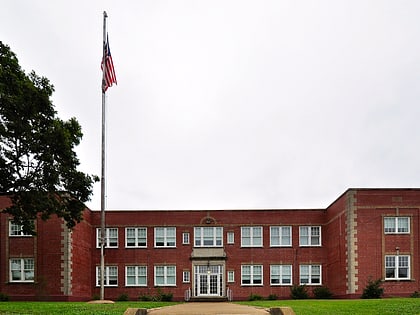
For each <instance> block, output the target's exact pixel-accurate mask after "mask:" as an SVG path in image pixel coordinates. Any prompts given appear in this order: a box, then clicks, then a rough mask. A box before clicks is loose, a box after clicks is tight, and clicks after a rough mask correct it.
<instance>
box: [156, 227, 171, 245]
mask: <svg viewBox="0 0 420 315" xmlns="http://www.w3.org/2000/svg"><path fill="white" fill-rule="evenodd" d="M175 244H176V228H175V227H156V228H155V247H175Z"/></svg>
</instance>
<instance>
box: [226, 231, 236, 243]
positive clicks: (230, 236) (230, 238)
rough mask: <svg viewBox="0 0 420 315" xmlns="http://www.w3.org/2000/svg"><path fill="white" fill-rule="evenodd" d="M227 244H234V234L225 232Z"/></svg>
mask: <svg viewBox="0 0 420 315" xmlns="http://www.w3.org/2000/svg"><path fill="white" fill-rule="evenodd" d="M227 243H228V244H234V243H235V233H233V232H227Z"/></svg>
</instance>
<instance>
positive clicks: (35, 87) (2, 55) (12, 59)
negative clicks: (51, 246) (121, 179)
mask: <svg viewBox="0 0 420 315" xmlns="http://www.w3.org/2000/svg"><path fill="white" fill-rule="evenodd" d="M53 92H54V87H53V85H52V84H51V83H50V81H49V80H48V79H47V78H45V77H40V76H38V75H37V74H36V73H35V72H33V71H32V72H31V73H30V74H29V75H27V74H26V73H25V72H24V71H23V70H22V69H21V67H20V65H19V62H18V59H17V57H16V55H15V54H14V53H13V52H12V51H11V50H10V48H9V47H8V46H7V45H5V44H3V43H2V42H1V41H0V143H1V147H0V192H2V193H6V194H8V195H10V196H11V200H12V205H11V206H10V207H8V208H7V209H5V211H6V212H8V213H10V214H11V215H13V217H14V222H15V223H17V224H21V225H22V226H23V231H24V232H28V233H34V232H35V231H34V220H35V219H36V218H37V216H38V215H40V216H41V218H42V219H43V220H46V219H48V218H49V217H50V216H51V215H52V214H56V215H58V216H59V217H62V218H64V220H65V221H66V224H67V226H68V227H69V228H73V227H74V226H75V225H76V224H77V223H78V222H80V221H81V220H82V215H83V210H84V209H85V205H84V202H86V201H88V200H90V196H91V195H92V192H93V183H94V182H95V181H98V177H97V176H92V175H87V174H85V173H82V172H80V171H78V170H77V167H78V165H79V164H80V162H79V160H78V158H77V156H76V153H75V152H74V147H75V146H77V145H78V144H79V143H80V140H81V139H82V135H83V134H82V130H81V127H80V125H79V123H78V122H77V120H76V119H75V118H71V119H69V120H68V121H63V120H61V119H59V118H57V117H56V115H57V112H56V111H55V109H54V105H53V104H52V102H51V100H50V97H51V95H52V93H53Z"/></svg>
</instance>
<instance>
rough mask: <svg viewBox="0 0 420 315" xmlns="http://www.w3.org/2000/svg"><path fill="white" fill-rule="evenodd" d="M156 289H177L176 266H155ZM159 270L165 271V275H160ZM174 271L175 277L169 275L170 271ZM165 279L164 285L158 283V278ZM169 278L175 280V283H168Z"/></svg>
mask: <svg viewBox="0 0 420 315" xmlns="http://www.w3.org/2000/svg"><path fill="white" fill-rule="evenodd" d="M154 269H155V276H154V281H155V287H175V286H176V265H157V266H155V268H154ZM158 269H162V270H163V275H160V274H159V275H158ZM170 270H173V275H172V274H169V271H170ZM158 276H160V277H163V283H157V281H156V279H157V277H158ZM169 277H171V278H173V279H174V282H173V283H171V282H169V281H168V279H169Z"/></svg>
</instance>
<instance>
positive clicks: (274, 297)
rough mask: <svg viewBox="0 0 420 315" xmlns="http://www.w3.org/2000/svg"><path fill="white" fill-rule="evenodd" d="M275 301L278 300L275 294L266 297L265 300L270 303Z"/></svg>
mask: <svg viewBox="0 0 420 315" xmlns="http://www.w3.org/2000/svg"><path fill="white" fill-rule="evenodd" d="M277 299H278V296H277V295H276V294H270V295H269V296H268V297H267V300H270V301H274V300H277Z"/></svg>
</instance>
